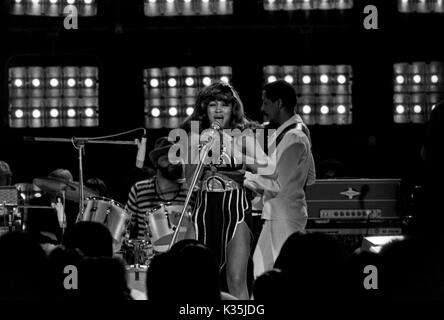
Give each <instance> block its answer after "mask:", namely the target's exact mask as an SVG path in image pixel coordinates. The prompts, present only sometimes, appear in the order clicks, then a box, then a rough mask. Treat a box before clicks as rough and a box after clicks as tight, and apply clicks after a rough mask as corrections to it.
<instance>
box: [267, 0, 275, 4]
mask: <svg viewBox="0 0 444 320" xmlns="http://www.w3.org/2000/svg"><path fill="white" fill-rule="evenodd" d="M275 2H276V0H268V3H269V4H274V3H275Z"/></svg>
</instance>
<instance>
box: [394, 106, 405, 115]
mask: <svg viewBox="0 0 444 320" xmlns="http://www.w3.org/2000/svg"><path fill="white" fill-rule="evenodd" d="M404 112H405V108H404V106H403V105H402V104H399V105H397V106H396V113H398V114H403V113H404Z"/></svg>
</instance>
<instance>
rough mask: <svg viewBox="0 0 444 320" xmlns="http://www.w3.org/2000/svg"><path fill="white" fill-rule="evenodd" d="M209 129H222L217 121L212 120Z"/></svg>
mask: <svg viewBox="0 0 444 320" xmlns="http://www.w3.org/2000/svg"><path fill="white" fill-rule="evenodd" d="M211 129H214V130H220V129H222V125H221V124H220V122H219V121H217V120H214V121H213V123H212V124H211Z"/></svg>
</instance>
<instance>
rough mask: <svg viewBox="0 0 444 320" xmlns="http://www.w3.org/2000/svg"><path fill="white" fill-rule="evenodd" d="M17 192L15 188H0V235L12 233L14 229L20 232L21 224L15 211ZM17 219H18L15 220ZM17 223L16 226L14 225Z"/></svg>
mask: <svg viewBox="0 0 444 320" xmlns="http://www.w3.org/2000/svg"><path fill="white" fill-rule="evenodd" d="M17 206H18V191H17V189H16V187H15V186H2V187H0V217H1V218H2V219H1V220H2V221H0V225H1V227H0V234H1V233H3V232H5V231H6V232H12V231H15V230H16V229H18V230H21V229H22V228H23V223H22V219H21V217H19V213H18V211H17ZM16 217H19V219H15V218H16ZM16 221H18V224H16Z"/></svg>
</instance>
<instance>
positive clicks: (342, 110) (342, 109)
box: [337, 104, 347, 114]
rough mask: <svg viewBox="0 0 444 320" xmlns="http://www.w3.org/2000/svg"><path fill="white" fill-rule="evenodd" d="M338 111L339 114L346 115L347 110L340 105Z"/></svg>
mask: <svg viewBox="0 0 444 320" xmlns="http://www.w3.org/2000/svg"><path fill="white" fill-rule="evenodd" d="M337 111H338V113H339V114H344V113H345V112H346V111H347V110H346V109H345V106H344V105H342V104H340V105H339V106H338V108H337Z"/></svg>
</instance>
